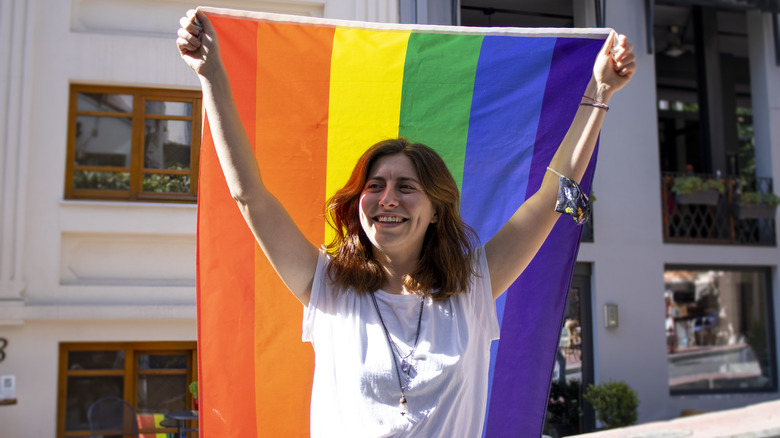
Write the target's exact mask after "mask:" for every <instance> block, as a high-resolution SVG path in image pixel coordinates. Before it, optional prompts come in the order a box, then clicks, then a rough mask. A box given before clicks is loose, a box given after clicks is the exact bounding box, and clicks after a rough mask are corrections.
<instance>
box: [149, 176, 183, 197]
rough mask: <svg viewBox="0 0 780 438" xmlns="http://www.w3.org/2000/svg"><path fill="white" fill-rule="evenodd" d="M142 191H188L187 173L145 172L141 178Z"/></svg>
mask: <svg viewBox="0 0 780 438" xmlns="http://www.w3.org/2000/svg"><path fill="white" fill-rule="evenodd" d="M143 186H144V187H143V191H144V192H155V193H189V192H190V176H189V175H165V174H160V173H145V174H144V180H143Z"/></svg>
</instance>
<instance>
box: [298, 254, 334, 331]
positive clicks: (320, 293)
mask: <svg viewBox="0 0 780 438" xmlns="http://www.w3.org/2000/svg"><path fill="white" fill-rule="evenodd" d="M329 261H330V257H329V256H328V254H327V253H325V251H320V254H319V257H318V258H317V268H316V269H315V271H314V281H313V282H312V285H311V296H310V297H309V304H308V305H306V306H304V307H303V327H302V329H303V330H302V335H301V340H302V341H303V342H312V341H313V339H314V336H313V335H314V319H315V316H316V314H317V309H319V308H321V307H322V304H323V303H322V300H323V297H327V291H326V289H327V277H328V274H327V270H328V269H327V268H328V262H329Z"/></svg>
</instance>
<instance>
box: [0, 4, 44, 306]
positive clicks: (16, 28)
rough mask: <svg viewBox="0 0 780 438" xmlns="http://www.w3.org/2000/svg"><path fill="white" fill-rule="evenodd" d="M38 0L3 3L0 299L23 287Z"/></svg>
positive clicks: (13, 296)
mask: <svg viewBox="0 0 780 438" xmlns="http://www.w3.org/2000/svg"><path fill="white" fill-rule="evenodd" d="M35 3H36V1H35V0H7V1H3V2H2V3H0V59H2V60H3V61H6V62H2V63H0V148H2V150H0V157H2V161H0V211H2V214H0V299H2V300H9V299H10V300H15V299H20V298H21V295H22V292H23V290H24V279H23V278H22V276H23V269H22V267H23V260H24V238H23V236H24V228H25V227H24V224H25V195H26V187H27V184H26V180H27V171H28V169H27V150H28V146H29V144H28V143H29V139H28V136H29V124H30V109H29V107H30V94H31V79H30V78H31V77H32V75H31V74H30V70H31V68H32V67H31V65H32V51H33V36H32V32H33V20H34V11H35V9H36V5H35Z"/></svg>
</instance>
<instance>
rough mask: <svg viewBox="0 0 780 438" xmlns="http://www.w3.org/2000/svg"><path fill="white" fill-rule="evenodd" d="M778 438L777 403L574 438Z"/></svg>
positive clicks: (779, 411)
mask: <svg viewBox="0 0 780 438" xmlns="http://www.w3.org/2000/svg"><path fill="white" fill-rule="evenodd" d="M581 437H582V438H683V437H691V438H705V437H707V438H780V400H777V401H771V402H766V403H760V404H756V405H750V406H746V407H744V408H739V409H731V410H728V411H720V412H712V413H709V414H701V415H695V416H691V417H682V418H677V419H674V420H670V421H658V422H655V423H646V424H642V425H639V426H632V427H626V428H622V429H613V430H608V431H603V432H594V433H587V434H582V435H577V438H581Z"/></svg>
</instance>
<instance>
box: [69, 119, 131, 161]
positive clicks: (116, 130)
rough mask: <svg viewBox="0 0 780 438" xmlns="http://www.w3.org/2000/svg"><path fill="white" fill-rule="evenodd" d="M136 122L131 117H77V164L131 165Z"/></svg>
mask: <svg viewBox="0 0 780 438" xmlns="http://www.w3.org/2000/svg"><path fill="white" fill-rule="evenodd" d="M131 140H132V121H131V120H130V118H128V117H94V116H78V117H76V156H75V161H74V164H76V165H77V166H111V167H130V151H131V149H132V144H131Z"/></svg>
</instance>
